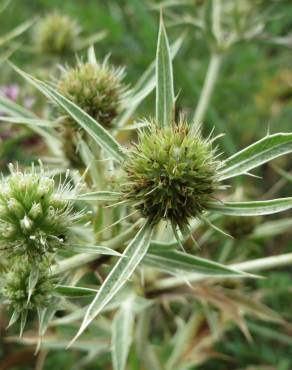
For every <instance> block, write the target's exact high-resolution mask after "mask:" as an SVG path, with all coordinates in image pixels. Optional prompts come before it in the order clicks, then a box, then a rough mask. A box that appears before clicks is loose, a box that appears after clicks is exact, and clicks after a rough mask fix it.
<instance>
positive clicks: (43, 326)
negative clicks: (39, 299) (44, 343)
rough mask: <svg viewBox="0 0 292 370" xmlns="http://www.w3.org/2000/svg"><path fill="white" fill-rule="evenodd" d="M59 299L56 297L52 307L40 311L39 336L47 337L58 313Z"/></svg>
mask: <svg viewBox="0 0 292 370" xmlns="http://www.w3.org/2000/svg"><path fill="white" fill-rule="evenodd" d="M58 300H59V298H56V297H54V298H53V299H52V302H51V304H50V306H48V307H46V308H43V309H41V310H38V315H39V336H40V337H42V336H44V335H45V332H46V331H47V328H48V327H49V325H50V323H51V321H52V318H53V316H54V315H55V312H56V311H57V307H58V306H57V305H58Z"/></svg>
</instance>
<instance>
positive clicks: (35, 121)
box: [0, 116, 56, 127]
mask: <svg viewBox="0 0 292 370" xmlns="http://www.w3.org/2000/svg"><path fill="white" fill-rule="evenodd" d="M0 121H4V122H9V123H16V124H21V125H31V126H39V127H53V126H56V125H55V124H54V123H53V122H51V121H48V120H45V119H40V118H26V117H3V116H2V117H1V116H0Z"/></svg>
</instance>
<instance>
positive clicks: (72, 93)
mask: <svg viewBox="0 0 292 370" xmlns="http://www.w3.org/2000/svg"><path fill="white" fill-rule="evenodd" d="M123 78H124V70H123V69H122V68H115V67H113V66H111V65H110V64H109V63H108V62H107V61H104V62H103V63H101V64H100V63H79V64H78V65H77V67H76V68H71V69H69V70H64V73H63V75H62V77H61V79H60V81H59V83H58V85H57V88H58V90H59V92H60V93H61V94H62V95H64V96H65V97H66V98H68V99H70V100H71V101H72V102H73V103H75V104H76V105H78V106H79V107H80V108H82V109H83V110H84V111H85V112H86V113H88V114H89V115H90V116H91V117H93V118H94V119H96V121H97V122H99V123H100V124H101V125H103V126H104V127H105V128H110V127H112V126H113V125H114V120H115V118H116V117H117V116H118V114H119V113H120V111H121V109H122V107H123V105H124V98H125V93H126V86H125V85H124V84H123V82H122V80H123ZM68 120H69V121H71V122H72V119H71V118H69V117H68ZM72 123H74V122H72Z"/></svg>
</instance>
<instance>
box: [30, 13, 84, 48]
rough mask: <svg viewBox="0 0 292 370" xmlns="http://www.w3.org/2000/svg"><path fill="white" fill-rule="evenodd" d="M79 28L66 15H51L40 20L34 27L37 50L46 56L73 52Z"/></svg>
mask: <svg viewBox="0 0 292 370" xmlns="http://www.w3.org/2000/svg"><path fill="white" fill-rule="evenodd" d="M79 33H80V27H79V25H78V24H77V23H76V22H75V20H73V19H71V18H70V17H68V16H67V15H61V14H58V13H52V14H49V15H47V16H46V17H44V18H42V19H41V20H40V21H39V23H38V24H37V26H36V29H35V33H34V39H35V43H36V46H37V49H38V50H39V51H40V52H42V53H46V54H57V55H58V54H66V53H70V52H73V51H74V49H75V46H76V41H77V38H78V34H79Z"/></svg>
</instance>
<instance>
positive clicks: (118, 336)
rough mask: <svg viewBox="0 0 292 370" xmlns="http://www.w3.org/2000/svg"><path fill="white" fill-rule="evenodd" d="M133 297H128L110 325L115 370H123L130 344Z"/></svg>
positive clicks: (132, 323)
mask: <svg viewBox="0 0 292 370" xmlns="http://www.w3.org/2000/svg"><path fill="white" fill-rule="evenodd" d="M133 306H134V297H133V296H130V297H129V298H128V299H127V300H126V301H125V302H124V303H123V304H122V307H121V308H120V309H119V310H118V312H117V313H116V314H115V317H114V321H113V325H112V349H111V354H112V361H113V367H114V369H115V370H124V369H125V368H126V364H127V357H128V353H129V349H130V346H131V342H132V331H133V325H134V311H133V308H134V307H133Z"/></svg>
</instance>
